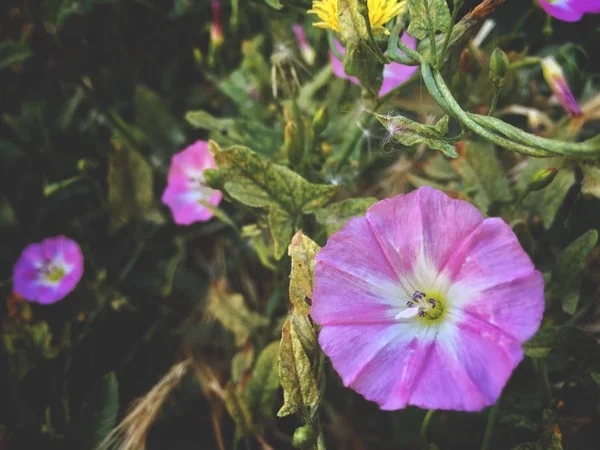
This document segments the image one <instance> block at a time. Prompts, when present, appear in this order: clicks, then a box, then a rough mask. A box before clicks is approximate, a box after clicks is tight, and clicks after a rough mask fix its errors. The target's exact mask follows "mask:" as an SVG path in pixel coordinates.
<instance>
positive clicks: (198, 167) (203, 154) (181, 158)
mask: <svg viewBox="0 0 600 450" xmlns="http://www.w3.org/2000/svg"><path fill="white" fill-rule="evenodd" d="M215 167H216V165H215V160H214V158H213V156H212V154H211V153H210V151H209V150H208V142H206V141H197V142H195V143H194V144H192V145H190V146H189V147H187V148H185V149H184V150H182V151H181V152H179V153H177V154H176V155H174V156H173V159H172V160H171V167H170V168H169V178H168V183H167V188H166V189H165V192H164V193H163V196H162V202H163V203H164V204H165V205H167V206H168V207H169V208H171V212H172V213H173V217H174V219H175V222H176V223H178V224H179V225H190V224H192V223H194V222H206V221H207V220H209V219H210V218H211V217H212V216H213V213H212V212H211V211H210V210H209V209H208V208H207V207H206V206H204V205H203V203H204V202H206V203H208V204H211V205H213V206H217V205H218V204H219V203H220V202H221V198H222V197H223V196H222V194H221V192H220V191H217V190H214V189H211V188H210V187H208V186H207V185H206V184H205V183H204V170H206V169H214V168H215Z"/></svg>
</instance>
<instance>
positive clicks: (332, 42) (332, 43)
mask: <svg viewBox="0 0 600 450" xmlns="http://www.w3.org/2000/svg"><path fill="white" fill-rule="evenodd" d="M327 43H328V44H329V50H331V52H332V53H333V56H335V57H336V58H337V59H339V60H340V61H343V60H344V55H342V54H341V53H340V52H339V51H338V49H337V47H336V45H335V35H334V34H333V31H331V30H327Z"/></svg>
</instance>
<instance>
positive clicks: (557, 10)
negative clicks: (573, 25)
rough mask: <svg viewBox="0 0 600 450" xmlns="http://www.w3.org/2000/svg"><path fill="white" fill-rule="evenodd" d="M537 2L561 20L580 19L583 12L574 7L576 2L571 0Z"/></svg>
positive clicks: (574, 20)
mask: <svg viewBox="0 0 600 450" xmlns="http://www.w3.org/2000/svg"><path fill="white" fill-rule="evenodd" d="M539 2H540V6H541V7H542V9H544V11H546V12H547V13H548V14H550V15H551V16H552V17H555V18H557V19H558V20H562V21H563V22H577V21H578V20H581V18H582V17H583V14H584V12H585V11H583V10H581V9H580V8H578V7H576V3H577V2H576V1H572V0H571V1H569V0H557V1H553V2H549V1H547V0H539Z"/></svg>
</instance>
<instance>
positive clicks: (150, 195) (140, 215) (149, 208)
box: [108, 150, 162, 230]
mask: <svg viewBox="0 0 600 450" xmlns="http://www.w3.org/2000/svg"><path fill="white" fill-rule="evenodd" d="M108 162H109V167H108V209H109V211H110V215H111V218H110V219H111V220H110V223H111V229H113V230H115V229H117V228H120V227H121V226H123V225H125V224H126V223H128V222H130V221H132V220H140V219H148V220H152V221H154V222H161V221H162V217H161V216H160V214H159V213H158V211H157V210H156V209H155V202H154V192H153V188H152V185H153V182H154V179H153V174H152V168H151V167H150V164H148V162H147V161H146V159H145V158H144V157H143V156H142V155H140V154H139V153H138V152H136V151H135V150H122V151H118V152H116V153H114V154H113V155H111V156H110V157H109V161H108Z"/></svg>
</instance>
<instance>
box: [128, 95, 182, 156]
mask: <svg viewBox="0 0 600 450" xmlns="http://www.w3.org/2000/svg"><path fill="white" fill-rule="evenodd" d="M133 105H134V109H135V120H136V123H137V124H138V126H139V127H140V128H141V129H142V131H143V132H144V133H145V134H146V136H147V137H148V142H149V143H150V145H152V146H153V147H154V148H155V149H157V150H159V151H161V152H162V153H166V154H169V155H170V154H171V153H172V152H173V151H175V150H178V149H179V148H180V147H181V146H182V145H183V144H185V142H186V137H185V134H184V132H183V130H182V128H181V126H180V125H179V121H178V120H177V119H176V118H175V116H173V114H171V111H170V110H169V108H168V106H167V104H166V103H165V102H164V101H163V100H162V99H161V98H160V97H159V96H158V95H157V94H156V93H155V92H154V91H152V90H151V89H150V88H148V87H146V86H141V85H140V86H136V88H135V95H134V99H133Z"/></svg>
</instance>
